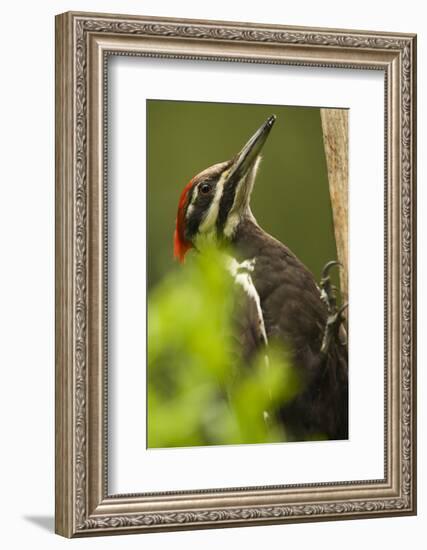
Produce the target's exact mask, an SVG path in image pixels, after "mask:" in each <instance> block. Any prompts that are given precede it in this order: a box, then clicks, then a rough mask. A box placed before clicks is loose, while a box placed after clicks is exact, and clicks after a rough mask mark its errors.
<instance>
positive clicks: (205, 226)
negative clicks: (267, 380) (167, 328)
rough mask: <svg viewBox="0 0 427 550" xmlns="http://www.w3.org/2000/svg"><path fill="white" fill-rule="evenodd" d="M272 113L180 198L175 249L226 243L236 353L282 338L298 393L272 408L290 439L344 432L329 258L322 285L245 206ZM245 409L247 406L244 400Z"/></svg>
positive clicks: (339, 335)
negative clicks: (236, 303) (238, 294)
mask: <svg viewBox="0 0 427 550" xmlns="http://www.w3.org/2000/svg"><path fill="white" fill-rule="evenodd" d="M275 120H276V117H275V116H274V115H272V116H270V117H269V118H268V120H267V121H266V122H265V123H264V124H263V125H262V126H261V127H260V128H259V129H258V130H257V131H256V132H255V134H254V135H253V136H252V137H251V138H250V140H249V141H248V142H247V143H246V145H245V146H244V147H243V149H242V150H241V151H240V152H239V153H238V154H237V155H236V156H235V157H234V158H233V159H231V160H229V161H226V162H221V163H219V164H215V165H213V166H211V167H209V168H207V169H206V170H204V171H203V172H201V173H199V174H198V175H196V176H195V177H194V178H193V179H192V180H191V181H190V183H188V185H187V186H186V187H185V188H184V190H183V192H182V194H181V197H180V199H179V205H178V214H177V220H176V230H175V235H174V253H175V256H176V258H177V259H178V260H179V261H181V262H182V261H183V260H184V256H185V254H186V253H187V251H188V250H189V249H190V248H192V247H194V248H196V249H197V248H199V246H198V243H199V242H200V241H201V239H203V238H210V239H212V238H213V239H214V240H215V241H216V242H218V243H219V244H221V243H224V242H225V243H227V245H228V247H229V248H230V249H231V250H232V254H233V256H232V259H231V260H230V262H229V265H228V267H229V270H230V272H231V273H232V275H233V276H234V278H235V281H236V283H238V284H239V285H240V287H241V289H243V291H244V293H245V296H246V299H247V304H246V307H245V310H244V314H243V318H242V319H240V322H239V330H240V334H239V338H238V340H239V342H240V344H241V346H242V356H243V357H244V358H245V359H248V360H249V359H250V358H251V356H253V354H255V353H256V352H257V351H258V350H259V349H260V348H261V347H263V346H268V343H269V341H270V340H272V339H274V340H278V341H281V342H283V343H284V345H285V346H286V347H287V349H288V350H289V351H290V353H291V358H292V362H293V365H294V366H295V368H296V369H297V370H298V372H299V374H300V375H301V378H302V380H303V386H302V390H301V392H300V394H299V395H297V396H296V397H295V398H294V399H292V401H290V402H287V403H285V404H284V405H283V407H282V408H281V409H280V410H279V411H278V412H277V413H276V414H277V416H278V418H279V420H280V422H282V423H283V425H284V426H285V428H286V431H287V433H288V434H291V438H292V439H294V440H301V439H307V438H313V437H316V435H318V434H322V435H323V436H325V437H327V438H328V439H347V437H348V360H347V357H348V354H347V343H346V339H345V330H344V326H343V323H342V321H343V315H342V313H343V309H344V308H340V309H338V307H337V305H336V300H335V295H334V289H333V287H332V285H331V282H330V278H329V270H330V268H331V267H332V266H333V265H335V264H337V262H329V263H328V264H327V265H326V266H325V269H324V271H323V277H322V281H321V282H320V285H317V284H316V281H315V279H314V277H313V275H312V273H311V272H310V271H309V270H308V269H307V267H306V266H305V265H304V264H303V263H302V262H301V261H300V260H299V259H298V258H297V257H296V256H295V254H294V253H293V252H291V250H290V249H289V248H288V247H286V246H285V245H284V244H282V243H281V242H279V241H278V240H276V239H275V238H274V237H272V236H271V235H269V234H268V233H266V232H265V231H264V230H263V229H262V228H261V227H260V226H259V225H258V223H257V221H256V219H255V217H254V215H253V214H252V211H251V208H250V197H251V192H252V188H253V185H254V182H255V178H256V174H257V170H258V167H259V162H260V158H261V157H260V152H261V149H262V148H263V146H264V144H265V142H266V140H267V137H268V135H269V133H270V130H271V128H272V127H273V124H274V122H275ZM248 406H250V404H249V405H248Z"/></svg>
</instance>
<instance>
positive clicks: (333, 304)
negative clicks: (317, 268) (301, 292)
mask: <svg viewBox="0 0 427 550" xmlns="http://www.w3.org/2000/svg"><path fill="white" fill-rule="evenodd" d="M334 266H338V267H342V265H341V264H340V262H337V261H332V262H328V263H327V264H326V265H325V267H324V268H323V271H322V279H321V281H320V297H321V299H322V301H323V302H324V304H325V305H326V308H327V310H328V317H327V320H326V325H325V331H324V333H323V339H322V346H321V348H320V352H321V353H322V354H326V353H327V352H328V350H329V347H330V345H331V340H332V338H333V337H336V336H338V332H339V330H340V327H341V324H342V323H343V321H344V312H345V310H346V309H347V307H348V303H346V304H344V305H342V306H341V307H339V308H338V307H337V288H336V286H334V285H333V284H332V283H331V277H330V271H331V269H332V268H333V267H334Z"/></svg>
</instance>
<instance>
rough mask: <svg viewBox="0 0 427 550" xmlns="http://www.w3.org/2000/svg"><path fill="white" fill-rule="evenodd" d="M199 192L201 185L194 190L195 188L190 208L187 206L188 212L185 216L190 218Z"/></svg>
mask: <svg viewBox="0 0 427 550" xmlns="http://www.w3.org/2000/svg"><path fill="white" fill-rule="evenodd" d="M198 194H199V187H198V186H197V187H196V188H195V189H194V190H193V194H192V196H191V201H190V204H189V205H188V208H187V212H186V213H185V217H186V218H187V220H188V218H189V217H190V216H191V213H192V211H193V209H194V203H195V201H196V199H197V195H198Z"/></svg>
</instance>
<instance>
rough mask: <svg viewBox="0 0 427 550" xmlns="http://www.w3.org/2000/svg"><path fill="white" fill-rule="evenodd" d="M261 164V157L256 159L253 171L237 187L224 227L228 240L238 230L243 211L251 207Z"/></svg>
mask: <svg viewBox="0 0 427 550" xmlns="http://www.w3.org/2000/svg"><path fill="white" fill-rule="evenodd" d="M260 162H261V156H259V157H258V158H257V159H256V161H255V163H254V165H253V167H252V169H250V170H249V172H247V173H246V174H245V175H244V176H243V177H242V179H241V180H240V181H239V183H238V185H237V191H236V194H235V196H234V201H233V206H232V207H231V210H230V212H229V214H228V216H227V222H226V224H225V226H224V235H225V236H226V237H228V238H231V237H232V236H233V234H234V232H235V230H236V227H237V225H238V223H239V221H240V214H241V212H242V209H243V208H245V207H247V206H249V199H250V196H251V192H252V188H253V185H254V182H255V178H256V174H257V171H258V168H259V165H260ZM246 178H249V179H250V181H248V182H246V183H245V179H246Z"/></svg>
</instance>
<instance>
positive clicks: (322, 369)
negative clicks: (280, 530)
mask: <svg viewBox="0 0 427 550" xmlns="http://www.w3.org/2000/svg"><path fill="white" fill-rule="evenodd" d="M232 244H233V246H234V250H235V253H236V256H237V258H238V261H239V262H244V261H245V260H248V259H254V260H255V261H254V262H253V271H252V273H251V277H252V281H253V284H254V286H255V288H256V291H257V293H258V296H259V299H260V303H261V309H262V314H263V321H264V325H265V331H266V334H267V338H268V340H276V341H279V342H282V343H283V344H284V345H285V347H286V349H287V350H288V351H289V352H290V354H291V358H292V363H293V365H294V366H295V368H296V370H297V372H298V373H299V375H300V377H301V381H302V387H303V389H302V392H301V393H300V394H299V395H298V396H297V397H296V398H295V399H294V400H292V401H291V402H289V403H287V404H286V405H285V406H284V407H283V408H282V409H281V410H280V411H279V416H280V418H281V420H282V421H283V422H284V424H285V426H286V427H287V429H288V431H290V433H291V435H292V437H293V438H295V439H297V440H299V439H305V438H307V437H310V436H314V435H318V434H319V435H323V436H325V437H327V438H328V439H346V438H347V437H348V372H347V345H346V342H345V340H344V339H343V340H341V339H340V338H332V340H331V343H330V345H329V348H328V350H327V352H326V354H322V353H320V348H321V345H322V340H323V335H324V331H325V326H326V321H327V318H328V310H327V307H326V305H325V303H324V302H323V301H322V299H321V297H320V290H319V287H318V286H317V284H316V282H315V280H314V277H313V275H312V274H311V273H310V271H309V270H308V269H307V268H306V267H305V266H304V264H303V263H302V262H301V261H300V260H299V259H298V258H297V257H296V256H295V255H294V254H293V253H292V252H291V251H290V250H289V248H287V247H286V246H285V245H283V244H282V243H281V242H279V241H278V240H276V239H274V238H273V237H271V236H270V235H268V234H267V233H266V232H265V231H263V230H262V229H261V228H260V227H259V226H258V225H257V224H256V223H255V222H254V221H253V219H251V217H247V218H244V219H242V220H241V221H240V223H239V225H238V226H237V229H236V232H235V234H234V237H233V239H232ZM248 300H250V298H249V297H248ZM258 325H259V320H258V315H257V311H256V308H254V307H253V306H248V307H247V308H246V315H245V320H244V322H243V323H240V330H241V334H240V339H241V344H242V353H243V354H244V358H245V359H248V360H249V359H250V357H251V355H253V354H255V353H256V352H257V351H258V350H259V348H260V346H263V345H264V343H263V342H262V338H261V337H260V334H259V329H258Z"/></svg>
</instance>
